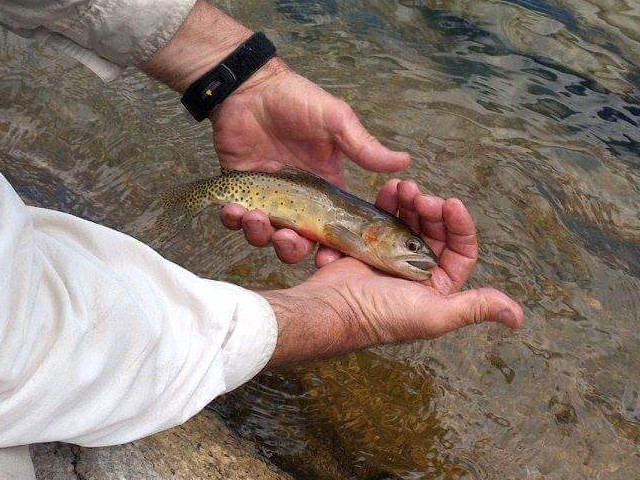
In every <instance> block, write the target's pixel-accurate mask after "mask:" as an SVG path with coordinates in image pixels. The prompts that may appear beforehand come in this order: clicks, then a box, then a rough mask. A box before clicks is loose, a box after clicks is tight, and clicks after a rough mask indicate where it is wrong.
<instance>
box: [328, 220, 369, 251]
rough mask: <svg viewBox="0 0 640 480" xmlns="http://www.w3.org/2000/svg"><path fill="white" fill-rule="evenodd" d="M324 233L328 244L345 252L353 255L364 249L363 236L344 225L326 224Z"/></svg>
mask: <svg viewBox="0 0 640 480" xmlns="http://www.w3.org/2000/svg"><path fill="white" fill-rule="evenodd" d="M324 235H325V237H326V239H327V245H328V246H330V247H332V248H335V249H336V250H340V251H341V252H343V253H347V254H349V255H353V254H354V253H357V252H360V251H362V250H363V249H364V243H363V241H362V238H361V237H360V236H358V235H356V234H355V233H353V232H352V231H350V230H349V229H347V228H346V227H343V226H342V225H335V224H327V225H325V226H324Z"/></svg>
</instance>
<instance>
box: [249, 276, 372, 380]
mask: <svg viewBox="0 0 640 480" xmlns="http://www.w3.org/2000/svg"><path fill="white" fill-rule="evenodd" d="M261 294H262V296H263V297H264V298H265V299H266V300H267V301H268V302H269V304H270V305H271V308H272V309H273V311H274V313H275V317H276V321H277V323H278V341H277V344H276V348H275V351H274V353H273V356H272V358H271V360H270V361H269V364H268V367H270V368H273V367H277V366H281V365H287V364H292V363H297V362H302V361H307V360H317V359H320V358H328V357H332V356H336V355H342V354H345V353H348V352H351V351H354V350H357V349H360V348H364V347H367V346H369V345H371V339H370V337H369V336H368V335H366V334H365V333H364V331H363V330H362V329H361V328H360V316H359V315H358V313H357V312H355V311H354V309H353V308H352V307H351V306H350V304H349V302H347V301H346V300H345V298H344V297H343V296H342V295H341V294H340V293H339V292H338V291H337V290H332V289H329V288H324V289H308V288H305V287H304V286H299V287H294V288H291V289H287V290H273V291H268V292H261Z"/></svg>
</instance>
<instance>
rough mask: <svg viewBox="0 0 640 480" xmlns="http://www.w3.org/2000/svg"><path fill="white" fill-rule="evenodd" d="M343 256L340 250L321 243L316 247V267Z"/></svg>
mask: <svg viewBox="0 0 640 480" xmlns="http://www.w3.org/2000/svg"><path fill="white" fill-rule="evenodd" d="M343 256H344V255H343V254H342V252H339V251H338V250H334V249H333V248H329V247H326V246H324V245H322V246H320V248H318V253H316V267H318V268H322V267H324V266H325V265H328V264H330V263H331V262H335V261H336V260H338V259H339V258H341V257H343Z"/></svg>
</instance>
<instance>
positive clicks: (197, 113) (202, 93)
mask: <svg viewBox="0 0 640 480" xmlns="http://www.w3.org/2000/svg"><path fill="white" fill-rule="evenodd" d="M275 55H276V47H274V46H273V43H271V42H270V41H269V39H268V38H267V37H266V36H265V35H264V34H263V33H260V32H259V33H255V34H253V35H252V36H251V38H249V40H247V41H246V42H244V43H243V44H242V45H240V46H239V47H238V48H236V49H235V50H234V51H233V53H232V54H231V55H229V56H228V57H227V58H225V59H224V60H223V61H222V63H220V64H219V65H218V66H217V67H215V68H214V69H213V70H210V71H209V72H207V73H205V74H204V75H203V76H202V77H200V78H199V79H198V80H196V81H195V82H193V83H192V84H191V85H190V86H189V88H187V90H186V91H185V92H184V94H183V95H182V104H183V105H184V106H185V107H187V110H189V113H191V115H193V118H195V119H196V120H197V121H199V122H201V121H202V120H204V119H205V118H207V117H208V116H209V114H210V113H211V111H212V110H213V109H214V108H216V107H217V106H218V105H220V104H221V103H222V102H223V101H224V100H225V99H226V98H227V97H228V96H229V95H231V94H232V93H233V92H234V90H235V89H236V88H238V87H239V86H240V85H242V84H243V83H244V82H245V81H246V80H247V79H248V78H249V77H250V76H251V75H253V74H254V73H256V72H257V71H258V70H259V69H260V68H261V67H262V66H263V65H264V64H265V63H267V62H268V61H269V60H270V59H271V58H273V57H274V56H275Z"/></svg>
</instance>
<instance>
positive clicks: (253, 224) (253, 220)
mask: <svg viewBox="0 0 640 480" xmlns="http://www.w3.org/2000/svg"><path fill="white" fill-rule="evenodd" d="M242 230H243V231H244V236H245V237H246V239H247V242H249V243H250V244H251V245H253V246H254V247H264V246H266V245H269V242H270V241H271V236H272V235H273V232H274V231H275V230H274V228H273V227H272V226H271V223H270V222H269V217H267V215H265V214H264V213H262V212H261V211H260V210H251V211H250V212H248V213H247V214H245V215H244V216H243V217H242Z"/></svg>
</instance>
